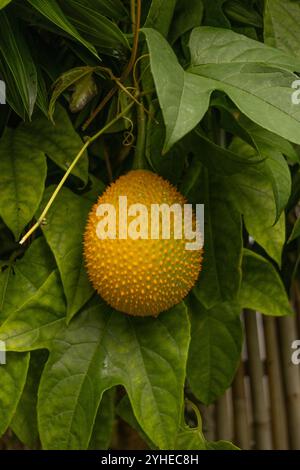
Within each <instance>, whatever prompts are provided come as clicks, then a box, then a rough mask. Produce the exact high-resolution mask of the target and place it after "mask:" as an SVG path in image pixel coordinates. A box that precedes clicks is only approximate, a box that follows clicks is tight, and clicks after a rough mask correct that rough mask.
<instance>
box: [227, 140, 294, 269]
mask: <svg viewBox="0 0 300 470" xmlns="http://www.w3.org/2000/svg"><path fill="white" fill-rule="evenodd" d="M230 149H231V150H232V151H234V152H235V153H239V154H240V155H241V156H243V155H244V156H245V158H250V157H251V155H254V156H255V155H256V151H255V150H254V149H253V147H251V146H250V145H248V144H247V143H245V142H244V141H242V140H240V139H238V138H237V139H234V140H233V142H232V144H231V146H230ZM265 155H266V159H265V160H264V161H262V162H261V163H258V164H257V165H252V166H248V167H245V168H244V171H241V172H239V173H236V174H235V175H230V176H229V177H228V178H227V179H226V180H225V186H226V188H227V192H228V195H229V197H230V198H231V199H232V202H233V204H234V205H235V206H236V208H237V209H238V210H239V211H240V212H241V214H243V215H244V220H245V224H246V227H247V230H248V232H249V233H250V235H251V236H252V237H253V238H254V239H255V240H256V242H257V243H259V244H260V245H261V246H262V247H263V248H264V249H265V250H266V251H267V253H268V254H269V255H270V256H271V257H272V258H273V259H275V260H276V262H277V263H278V264H279V265H280V263H281V253H282V248H283V245H284V242H285V224H284V215H282V217H281V219H280V220H278V217H277V215H278V213H279V215H280V213H281V212H282V210H283V208H284V205H286V204H287V201H288V197H289V194H290V186H291V184H290V174H289V170H288V168H286V161H285V160H284V157H283V156H282V155H281V153H280V152H277V151H275V150H274V151H273V150H272V149H271V148H268V150H266V153H265ZM286 171H287V172H288V173H286ZM272 183H273V184H272ZM274 186H275V187H276V188H277V189H278V192H277V193H276V192H275V194H274ZM276 202H277V204H276ZM283 203H284V205H283ZM275 222H276V224H275ZM274 224H275V225H274Z"/></svg>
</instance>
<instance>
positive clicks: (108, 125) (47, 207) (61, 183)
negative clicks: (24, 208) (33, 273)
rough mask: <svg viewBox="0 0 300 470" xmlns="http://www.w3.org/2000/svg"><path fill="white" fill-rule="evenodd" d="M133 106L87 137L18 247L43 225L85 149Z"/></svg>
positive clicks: (130, 105) (131, 104)
mask: <svg viewBox="0 0 300 470" xmlns="http://www.w3.org/2000/svg"><path fill="white" fill-rule="evenodd" d="M133 105H134V101H132V102H131V103H130V104H129V105H128V106H127V107H126V108H125V109H124V110H123V111H122V112H121V113H119V114H118V115H117V116H116V117H115V118H114V119H112V120H111V121H110V122H109V123H108V124H106V126H104V127H102V129H100V131H98V132H97V133H96V134H95V135H93V136H92V137H89V138H88V140H87V141H86V143H85V144H84V145H83V147H82V148H81V150H80V151H79V152H78V154H77V155H76V157H75V158H74V160H73V162H72V163H71V165H70V166H69V168H68V170H67V171H66V173H65V174H64V176H63V177H62V179H61V181H60V182H59V184H58V186H57V187H56V189H55V191H54V193H53V194H52V196H51V198H50V200H49V201H48V203H47V205H46V207H45V209H44V210H43V212H42V213H41V215H40V217H39V218H38V220H37V222H36V223H35V224H34V225H33V226H32V227H31V229H30V230H28V232H27V233H26V234H25V235H24V237H23V238H22V240H21V241H20V242H19V243H20V245H23V244H24V243H25V241H26V240H27V239H28V238H29V237H30V236H31V235H32V234H33V233H34V232H35V231H36V230H37V229H38V228H39V227H40V225H41V224H42V223H43V221H44V219H45V217H46V215H47V214H48V211H49V209H50V207H51V206H52V204H53V202H54V201H55V199H56V197H57V195H58V193H59V192H60V190H61V188H62V187H63V185H64V184H65V182H66V180H67V178H68V177H69V175H70V174H71V172H72V171H73V169H74V167H75V166H76V165H77V163H78V162H79V160H80V158H81V157H82V155H83V154H84V152H85V151H86V149H87V148H88V147H89V146H90V145H91V144H92V143H93V142H94V141H95V140H97V139H98V138H99V137H100V136H101V135H102V134H104V132H106V131H107V130H108V129H109V128H110V127H111V126H112V125H113V124H115V122H117V121H118V120H119V119H120V118H122V117H123V116H125V115H126V114H127V113H128V111H129V110H130V109H131V108H132V106H133Z"/></svg>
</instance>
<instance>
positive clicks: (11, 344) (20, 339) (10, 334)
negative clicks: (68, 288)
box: [0, 271, 66, 352]
mask: <svg viewBox="0 0 300 470" xmlns="http://www.w3.org/2000/svg"><path fill="white" fill-rule="evenodd" d="M65 315H66V304H65V297H64V293H63V289H62V285H61V282H60V277H59V274H58V272H57V271H53V273H52V274H50V276H49V277H48V278H47V280H46V281H45V282H44V284H43V285H42V286H41V287H40V289H39V290H38V291H37V292H36V294H35V295H33V296H32V297H30V298H29V300H28V301H27V302H26V303H25V304H24V305H22V306H21V307H20V308H19V309H18V310H16V311H15V312H13V313H12V314H11V315H10V316H9V317H8V319H7V320H6V321H5V322H4V323H3V325H2V326H1V328H0V340H2V341H5V343H6V349H7V351H16V352H22V351H29V350H35V349H47V348H49V344H50V342H51V341H52V339H53V337H54V336H55V335H56V334H57V332H58V331H60V330H61V329H62V328H63V325H65V324H66V319H65Z"/></svg>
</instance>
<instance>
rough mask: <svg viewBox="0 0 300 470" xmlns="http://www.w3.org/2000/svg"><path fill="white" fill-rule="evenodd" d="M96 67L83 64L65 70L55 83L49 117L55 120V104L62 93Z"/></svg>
mask: <svg viewBox="0 0 300 470" xmlns="http://www.w3.org/2000/svg"><path fill="white" fill-rule="evenodd" d="M94 69H95V68H94V67H89V66H83V67H75V68H73V69H70V70H67V71H66V72H64V73H63V74H62V75H61V76H60V77H58V79H57V80H56V81H55V83H54V84H53V92H52V96H51V99H50V104H49V117H50V119H51V120H53V121H54V118H53V115H54V111H55V104H56V101H57V100H58V98H59V97H60V95H61V94H62V93H63V92H64V91H66V90H68V88H70V87H71V86H72V85H74V84H75V83H76V82H78V81H79V80H81V79H82V78H85V77H86V76H89V75H91V74H92V72H93V70H94Z"/></svg>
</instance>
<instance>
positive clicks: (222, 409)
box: [216, 390, 233, 441]
mask: <svg viewBox="0 0 300 470" xmlns="http://www.w3.org/2000/svg"><path fill="white" fill-rule="evenodd" d="M230 400H231V393H230V390H227V391H226V392H225V393H224V395H223V396H221V397H220V398H219V399H218V401H217V403H216V438H217V440H218V441H219V440H222V439H223V440H225V441H232V439H233V432H232V431H233V430H232V409H231V407H230V405H229V403H230Z"/></svg>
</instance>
